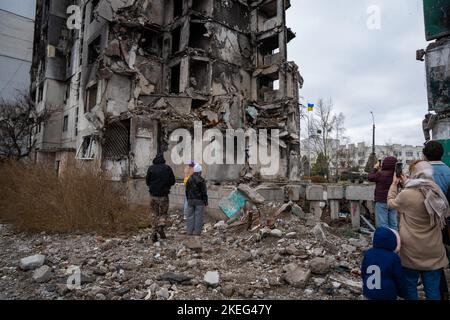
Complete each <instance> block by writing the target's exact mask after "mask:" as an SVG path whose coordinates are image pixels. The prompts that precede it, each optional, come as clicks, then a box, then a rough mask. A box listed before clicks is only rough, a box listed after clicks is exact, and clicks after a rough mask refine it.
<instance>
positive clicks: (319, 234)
mask: <svg viewBox="0 0 450 320" xmlns="http://www.w3.org/2000/svg"><path fill="white" fill-rule="evenodd" d="M312 233H313V234H314V236H315V237H316V239H317V241H320V242H324V241H326V240H327V235H326V233H325V231H324V230H323V227H322V224H321V223H318V224H317V225H316V226H315V227H314V228H313V230H312Z"/></svg>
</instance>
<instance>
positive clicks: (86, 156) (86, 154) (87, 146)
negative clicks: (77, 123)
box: [75, 135, 95, 160]
mask: <svg viewBox="0 0 450 320" xmlns="http://www.w3.org/2000/svg"><path fill="white" fill-rule="evenodd" d="M94 144H95V139H94V136H92V135H91V136H84V137H83V142H82V143H81V144H80V146H79V147H78V150H77V154H76V156H75V159H77V160H94V158H95V154H94V150H93V149H94V148H93V147H94ZM83 149H84V150H83Z"/></svg>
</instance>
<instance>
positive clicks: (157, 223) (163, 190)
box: [146, 154, 176, 242]
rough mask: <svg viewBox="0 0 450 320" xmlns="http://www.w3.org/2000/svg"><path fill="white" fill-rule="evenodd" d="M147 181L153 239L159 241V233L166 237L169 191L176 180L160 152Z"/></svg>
mask: <svg viewBox="0 0 450 320" xmlns="http://www.w3.org/2000/svg"><path fill="white" fill-rule="evenodd" d="M146 182H147V186H148V188H149V192H150V211H151V214H152V227H153V234H152V240H153V242H158V234H159V236H160V237H161V239H166V234H165V232H164V228H165V227H166V224H167V217H168V212H169V193H170V189H171V188H172V186H173V185H175V182H176V181H175V175H174V174H173V170H172V168H171V167H169V166H168V165H166V160H165V159H164V155H163V154H158V155H157V156H156V158H155V159H154V160H153V165H152V166H151V167H150V168H149V169H148V171H147V178H146Z"/></svg>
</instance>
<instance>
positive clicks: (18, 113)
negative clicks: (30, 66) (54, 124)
mask: <svg viewBox="0 0 450 320" xmlns="http://www.w3.org/2000/svg"><path fill="white" fill-rule="evenodd" d="M49 114H50V112H49V111H48V110H46V109H45V110H43V111H41V112H37V110H36V106H35V103H34V102H33V100H32V99H31V97H29V96H27V95H25V94H20V95H18V96H17V98H16V99H15V101H6V100H4V99H2V100H1V101H0V160H5V159H14V160H18V159H22V158H26V157H28V156H29V155H30V152H31V150H32V149H33V147H34V146H35V144H36V139H34V137H33V133H34V131H35V129H36V128H37V127H38V126H39V125H40V124H42V123H43V122H45V121H46V120H47V119H48V117H49Z"/></svg>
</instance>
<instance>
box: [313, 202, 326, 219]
mask: <svg viewBox="0 0 450 320" xmlns="http://www.w3.org/2000/svg"><path fill="white" fill-rule="evenodd" d="M320 203H321V202H320V201H311V213H312V214H313V217H312V218H313V220H314V221H316V222H320V220H321V219H322V212H323V211H322V207H321V205H320Z"/></svg>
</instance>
